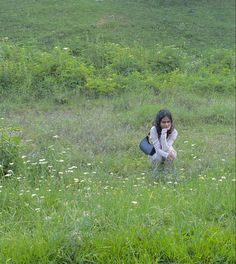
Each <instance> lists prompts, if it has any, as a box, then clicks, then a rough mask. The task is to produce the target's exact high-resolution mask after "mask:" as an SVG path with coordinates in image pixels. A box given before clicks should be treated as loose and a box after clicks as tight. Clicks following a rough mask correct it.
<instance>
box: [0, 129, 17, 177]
mask: <svg viewBox="0 0 236 264" xmlns="http://www.w3.org/2000/svg"><path fill="white" fill-rule="evenodd" d="M21 135H22V131H21V130H20V129H19V128H0V162H1V163H0V177H3V176H6V177H7V176H11V175H12V174H13V173H14V172H15V170H16V169H17V164H18V162H19V160H20V158H19V149H20V142H21Z"/></svg>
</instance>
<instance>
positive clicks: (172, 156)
mask: <svg viewBox="0 0 236 264" xmlns="http://www.w3.org/2000/svg"><path fill="white" fill-rule="evenodd" d="M174 159H175V154H174V153H173V152H172V151H171V152H170V153H169V154H168V156H167V160H171V161H172V160H174Z"/></svg>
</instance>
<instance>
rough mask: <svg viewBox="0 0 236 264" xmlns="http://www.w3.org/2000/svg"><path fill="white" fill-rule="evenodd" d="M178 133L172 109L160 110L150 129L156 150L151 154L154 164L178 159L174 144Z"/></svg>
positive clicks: (151, 139) (150, 157) (151, 140)
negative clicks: (174, 124)
mask: <svg viewBox="0 0 236 264" xmlns="http://www.w3.org/2000/svg"><path fill="white" fill-rule="evenodd" d="M177 135H178V132H177V130H176V129H175V128H174V126H173V119H172V115H171V113H170V111H169V110H165V109H163V110H160V111H159V112H158V113H157V116H156V119H155V121H154V124H153V126H152V128H151V130H150V142H151V143H152V144H153V146H154V148H155V150H156V153H155V154H153V155H152V156H149V159H150V161H151V162H152V164H153V165H158V164H163V163H165V161H166V160H167V161H173V160H175V159H176V156H177V153H176V151H175V150H174V148H173V146H172V145H173V143H174V141H175V140H176V138H177Z"/></svg>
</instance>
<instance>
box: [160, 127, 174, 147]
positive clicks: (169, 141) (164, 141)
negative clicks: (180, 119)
mask: <svg viewBox="0 0 236 264" xmlns="http://www.w3.org/2000/svg"><path fill="white" fill-rule="evenodd" d="M177 136H178V132H177V130H176V129H174V130H173V131H172V133H171V134H170V135H169V137H168V138H167V129H162V131H161V138H160V141H161V147H162V149H163V150H164V151H168V150H169V148H170V147H171V146H172V145H173V144H174V142H175V140H176V138H177Z"/></svg>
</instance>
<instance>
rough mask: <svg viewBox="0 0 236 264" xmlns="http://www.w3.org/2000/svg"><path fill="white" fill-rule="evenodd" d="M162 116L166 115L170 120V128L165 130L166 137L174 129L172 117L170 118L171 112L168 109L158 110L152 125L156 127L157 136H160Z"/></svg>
mask: <svg viewBox="0 0 236 264" xmlns="http://www.w3.org/2000/svg"><path fill="white" fill-rule="evenodd" d="M164 117H168V118H169V119H170V121H171V128H170V130H168V131H167V137H168V136H169V135H170V134H171V132H172V131H173V129H174V125H173V119H172V114H171V112H170V111H169V110H167V109H162V110H160V111H159V112H158V113H157V116H156V119H155V121H154V123H153V125H154V126H155V127H156V130H157V134H158V137H159V138H160V136H161V120H162V119H163V118H164Z"/></svg>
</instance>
